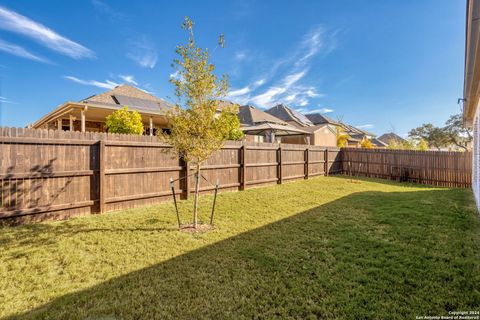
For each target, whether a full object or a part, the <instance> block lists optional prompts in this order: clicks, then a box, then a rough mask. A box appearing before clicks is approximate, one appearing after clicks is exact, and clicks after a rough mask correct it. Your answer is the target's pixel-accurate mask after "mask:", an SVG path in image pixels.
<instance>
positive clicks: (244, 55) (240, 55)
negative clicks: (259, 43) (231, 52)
mask: <svg viewBox="0 0 480 320" xmlns="http://www.w3.org/2000/svg"><path fill="white" fill-rule="evenodd" d="M246 58H247V53H246V52H245V51H237V52H235V60H238V61H242V60H245V59H246Z"/></svg>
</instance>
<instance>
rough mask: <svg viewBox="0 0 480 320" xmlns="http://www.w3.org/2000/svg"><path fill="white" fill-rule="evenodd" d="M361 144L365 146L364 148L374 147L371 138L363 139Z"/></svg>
mask: <svg viewBox="0 0 480 320" xmlns="http://www.w3.org/2000/svg"><path fill="white" fill-rule="evenodd" d="M360 146H361V147H362V148H363V149H373V143H372V141H371V140H370V139H367V138H365V139H363V140H362V142H361V143H360Z"/></svg>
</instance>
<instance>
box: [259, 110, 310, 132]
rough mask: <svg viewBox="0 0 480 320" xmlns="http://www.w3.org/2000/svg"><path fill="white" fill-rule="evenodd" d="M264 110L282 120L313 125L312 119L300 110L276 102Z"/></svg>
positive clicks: (302, 124) (304, 125) (303, 125)
mask: <svg viewBox="0 0 480 320" xmlns="http://www.w3.org/2000/svg"><path fill="white" fill-rule="evenodd" d="M265 112H267V113H269V114H271V115H272V116H275V117H277V118H279V119H281V120H283V121H294V122H296V123H297V124H298V125H300V126H302V127H308V126H313V123H312V121H310V119H308V118H307V117H306V116H304V115H303V114H301V113H300V112H298V111H296V110H294V109H292V108H290V107H288V106H286V105H284V104H278V105H276V106H275V107H272V108H270V109H268V110H266V111H265Z"/></svg>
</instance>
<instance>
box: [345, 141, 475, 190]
mask: <svg viewBox="0 0 480 320" xmlns="http://www.w3.org/2000/svg"><path fill="white" fill-rule="evenodd" d="M342 153H343V161H342V167H343V172H344V173H345V174H347V175H353V176H365V177H373V178H384V179H393V180H399V181H408V182H415V183H422V184H431V185H436V186H444V187H460V188H470V187H471V185H472V153H471V152H445V151H410V150H381V149H354V148H345V149H342Z"/></svg>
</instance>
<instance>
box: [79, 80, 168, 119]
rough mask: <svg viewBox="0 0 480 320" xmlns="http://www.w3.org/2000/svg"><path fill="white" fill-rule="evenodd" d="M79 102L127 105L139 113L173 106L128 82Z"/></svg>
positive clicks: (161, 110)
mask: <svg viewBox="0 0 480 320" xmlns="http://www.w3.org/2000/svg"><path fill="white" fill-rule="evenodd" d="M80 102H84V103H93V104H97V105H102V104H104V105H109V106H118V107H119V108H120V107H122V106H128V107H129V109H130V110H135V111H138V112H140V113H142V112H144V113H145V112H146V113H158V112H164V111H166V110H168V109H170V108H172V107H173V106H172V105H171V104H170V103H168V102H166V101H165V100H162V99H160V98H157V97H155V96H154V95H152V94H149V93H147V92H145V91H143V90H141V89H138V88H136V87H134V86H131V85H128V84H122V85H120V86H117V87H115V88H113V89H111V90H108V91H105V92H102V93H99V94H96V95H93V96H90V97H88V98H85V99H83V100H81V101H80Z"/></svg>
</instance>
